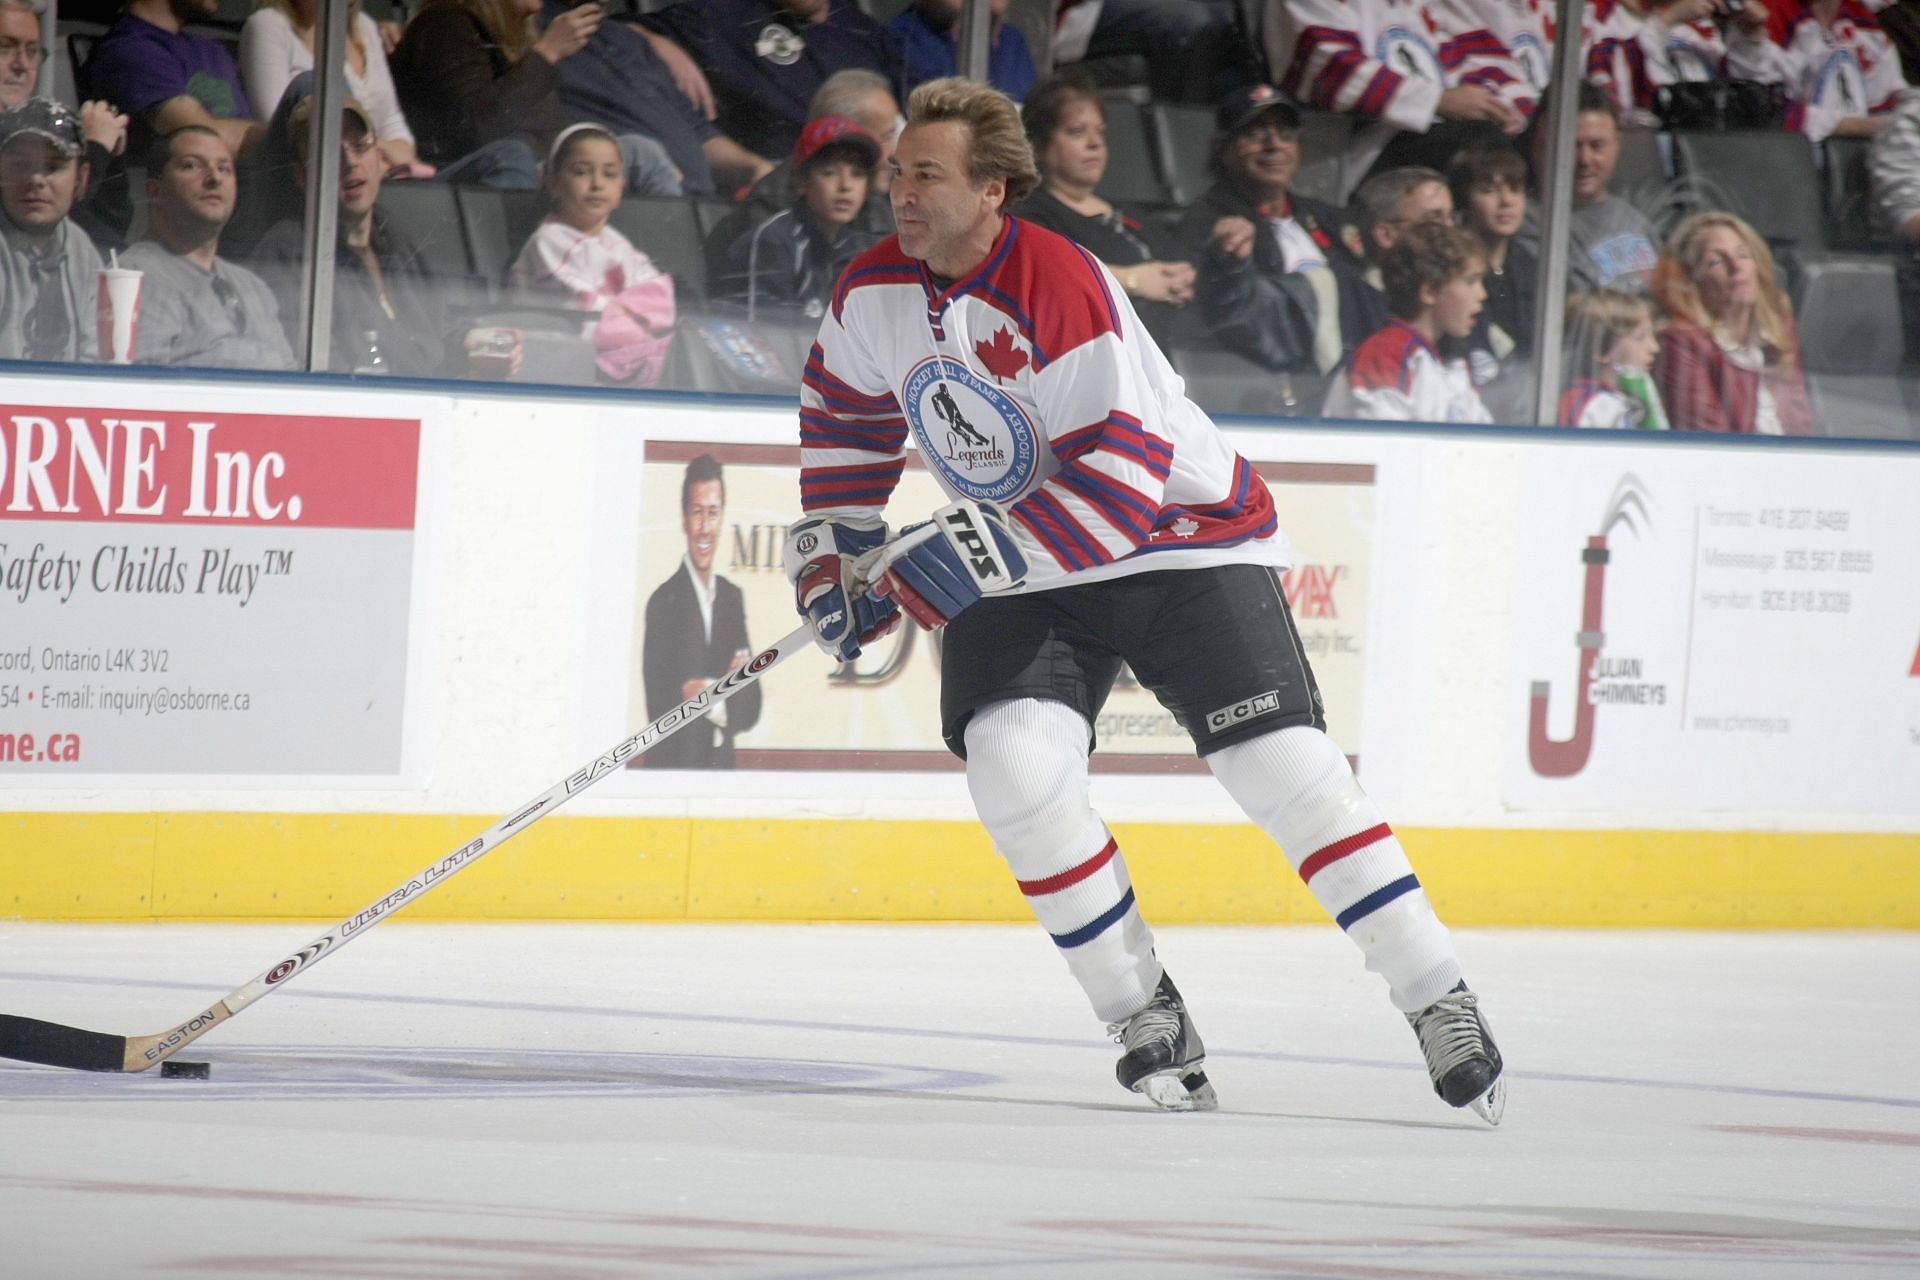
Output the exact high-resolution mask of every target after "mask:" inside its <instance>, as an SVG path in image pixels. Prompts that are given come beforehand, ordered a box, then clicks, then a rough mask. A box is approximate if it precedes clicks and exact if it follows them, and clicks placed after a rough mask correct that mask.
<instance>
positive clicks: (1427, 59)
mask: <svg viewBox="0 0 1920 1280" xmlns="http://www.w3.org/2000/svg"><path fill="white" fill-rule="evenodd" d="M1265 30H1266V41H1267V59H1268V65H1270V66H1271V67H1272V68H1273V71H1274V73H1275V74H1276V75H1277V76H1279V81H1278V83H1279V85H1280V88H1281V89H1282V90H1283V91H1284V92H1286V93H1288V94H1291V95H1292V96H1293V97H1295V98H1297V99H1299V100H1300V101H1301V102H1303V103H1305V104H1306V105H1307V106H1309V107H1315V108H1318V109H1320V110H1322V111H1338V112H1347V113H1352V114H1356V115H1359V116H1363V117H1369V119H1368V120H1365V121H1363V122H1361V123H1360V124H1359V126H1358V127H1357V128H1356V129H1355V131H1354V135H1353V142H1352V144H1351V147H1350V148H1349V152H1348V166H1347V168H1348V172H1349V173H1350V174H1353V175H1360V174H1364V173H1367V172H1368V171H1369V170H1371V171H1373V172H1380V171H1383V170H1386V169H1392V168H1400V167H1403V166H1406V165H1424V166H1427V167H1429V168H1437V169H1444V168H1446V167H1447V166H1448V165H1449V164H1451V163H1452V162H1453V157H1454V154H1455V153H1456V152H1457V151H1459V150H1460V149H1461V148H1463V147H1465V146H1468V145H1470V144H1472V143H1475V142H1490V141H1497V140H1498V139H1499V138H1500V137H1501V136H1502V135H1505V136H1507V137H1512V136H1514V135H1517V134H1518V133H1519V132H1520V131H1521V130H1522V129H1524V128H1525V127H1526V123H1527V118H1526V115H1525V114H1524V113H1523V112H1522V111H1520V109H1519V108H1517V107H1516V106H1514V104H1513V103H1512V102H1511V101H1509V100H1508V98H1506V97H1503V96H1502V95H1501V94H1500V93H1499V92H1497V91H1496V90H1495V89H1493V88H1489V87H1488V85H1487V83H1486V82H1485V75H1484V74H1483V75H1482V76H1481V77H1480V79H1479V80H1478V81H1477V82H1475V83H1460V82H1458V81H1457V79H1456V78H1455V76H1453V75H1450V74H1449V73H1448V72H1447V71H1446V70H1445V69H1444V68H1443V66H1442V64H1441V59H1440V49H1441V47H1442V46H1443V45H1445V44H1446V43H1447V40H1448V36H1449V34H1450V33H1448V32H1447V30H1446V28H1445V27H1443V26H1442V25H1441V21H1440V14H1438V13H1436V12H1435V6H1434V5H1433V4H1432V3H1430V0H1267V18H1266V28H1265ZM1489 56H1490V58H1491V59H1492V60H1493V61H1495V62H1501V63H1503V64H1504V63H1505V60H1506V55H1505V54H1504V52H1503V51H1499V50H1492V51H1491V52H1490V55H1489ZM1482 71H1483V72H1484V71H1485V68H1482ZM1503 75H1504V76H1505V78H1506V79H1508V80H1516V79H1517V78H1518V76H1517V73H1516V72H1515V70H1514V69H1513V68H1511V67H1510V66H1503Z"/></svg>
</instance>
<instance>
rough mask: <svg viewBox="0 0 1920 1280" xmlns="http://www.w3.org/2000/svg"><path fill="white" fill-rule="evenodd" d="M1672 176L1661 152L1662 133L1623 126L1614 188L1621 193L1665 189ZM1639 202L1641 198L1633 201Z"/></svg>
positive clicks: (1611, 185) (1614, 171) (1614, 170)
mask: <svg viewBox="0 0 1920 1280" xmlns="http://www.w3.org/2000/svg"><path fill="white" fill-rule="evenodd" d="M1670 180H1671V179H1670V177H1669V175H1668V173H1667V161H1666V157H1665V156H1663V155H1662V154H1661V150H1660V134H1659V133H1658V132H1657V131H1655V130H1653V129H1622V130H1621V131H1620V160H1619V163H1617V164H1616V165H1614V168H1613V181H1612V182H1611V183H1610V184H1609V185H1610V187H1611V188H1612V190H1613V191H1614V192H1615V193H1616V194H1618V195H1622V196H1627V197H1632V196H1635V195H1639V194H1641V193H1655V192H1660V191H1663V190H1664V189H1665V188H1666V186H1667V184H1668V182H1669V181H1670ZM1633 203H1634V204H1636V205H1637V204H1639V203H1640V202H1639V201H1638V200H1634V201H1633Z"/></svg>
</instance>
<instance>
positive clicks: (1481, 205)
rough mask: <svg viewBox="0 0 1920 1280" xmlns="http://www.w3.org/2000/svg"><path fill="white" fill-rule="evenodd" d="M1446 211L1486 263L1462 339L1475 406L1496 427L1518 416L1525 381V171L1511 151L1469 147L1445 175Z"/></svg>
mask: <svg viewBox="0 0 1920 1280" xmlns="http://www.w3.org/2000/svg"><path fill="white" fill-rule="evenodd" d="M1447 181H1448V185H1449V186H1451V187H1452V188H1453V207H1454V208H1455V209H1457V210H1458V211H1459V217H1460V224H1461V225H1462V226H1464V227H1465V228H1466V229H1467V230H1468V231H1471V232H1472V233H1473V235H1474V238H1475V239H1476V240H1478V241H1479V242H1480V249H1481V251H1482V252H1483V253H1485V254H1486V256H1487V275H1486V286H1487V305H1486V308H1485V309H1484V310H1483V311H1481V313H1480V319H1479V322H1478V323H1476V324H1475V325H1474V327H1473V333H1472V334H1471V335H1470V336H1469V337H1468V338H1467V360H1468V364H1469V366H1470V367H1471V368H1472V370H1473V379H1474V382H1475V383H1476V384H1477V385H1478V386H1479V387H1480V389H1481V392H1480V393H1481V396H1482V398H1484V399H1486V400H1488V401H1489V402H1490V403H1489V408H1492V409H1494V410H1495V417H1496V418H1498V419H1499V420H1501V421H1503V422H1504V421H1514V420H1517V418H1516V417H1515V415H1516V414H1518V413H1521V412H1524V408H1523V406H1522V405H1521V404H1520V403H1519V401H1520V400H1522V399H1525V398H1526V396H1527V392H1528V390H1529V384H1530V383H1531V381H1532V378H1531V374H1532V366H1531V364H1530V363H1529V361H1528V356H1529V355H1531V353H1532V351H1533V290H1534V284H1535V279H1536V276H1537V274H1538V264H1537V263H1536V262H1535V261H1534V258H1533V255H1532V254H1531V253H1529V252H1528V251H1527V250H1526V249H1525V248H1523V247H1522V246H1520V245H1519V244H1516V243H1515V241H1514V237H1515V236H1516V235H1517V234H1519V231H1520V228H1521V226H1522V225H1523V224H1524V223H1525V221H1526V216H1527V164H1526V161H1524V160H1522V159H1521V158H1520V153H1519V152H1517V151H1515V150H1514V149H1513V148H1511V147H1470V148H1468V149H1467V150H1466V151H1463V152H1461V153H1460V155H1459V156H1458V158H1456V159H1455V160H1454V162H1453V167H1452V168H1451V169H1449V170H1448V172H1447Z"/></svg>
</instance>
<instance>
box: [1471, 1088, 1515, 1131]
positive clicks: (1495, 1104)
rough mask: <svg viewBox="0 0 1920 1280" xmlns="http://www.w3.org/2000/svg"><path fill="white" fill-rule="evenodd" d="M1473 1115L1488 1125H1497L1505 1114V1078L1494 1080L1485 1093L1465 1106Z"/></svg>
mask: <svg viewBox="0 0 1920 1280" xmlns="http://www.w3.org/2000/svg"><path fill="white" fill-rule="evenodd" d="M1467 1105H1468V1106H1470V1107H1472V1108H1473V1111H1474V1114H1475V1115H1477V1116H1479V1117H1480V1118H1481V1119H1482V1120H1485V1121H1486V1122H1487V1123H1488V1124H1490V1125H1496V1126H1497V1125H1498V1124H1499V1123H1500V1117H1501V1116H1503V1115H1505V1114H1506V1112H1507V1078H1506V1077H1505V1076H1501V1077H1499V1078H1498V1079H1496V1080H1495V1081H1494V1082H1493V1084H1492V1085H1491V1086H1490V1087H1489V1088H1488V1089H1487V1091H1486V1092H1485V1093H1483V1094H1481V1095H1480V1096H1479V1097H1477V1098H1475V1099H1474V1100H1473V1101H1472V1102H1469V1103H1468V1104H1467Z"/></svg>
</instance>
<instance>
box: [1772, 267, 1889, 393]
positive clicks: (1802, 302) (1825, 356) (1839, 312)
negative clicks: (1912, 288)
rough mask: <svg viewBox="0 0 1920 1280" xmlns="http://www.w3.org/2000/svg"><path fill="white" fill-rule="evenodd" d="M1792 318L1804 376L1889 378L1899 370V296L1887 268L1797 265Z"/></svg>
mask: <svg viewBox="0 0 1920 1280" xmlns="http://www.w3.org/2000/svg"><path fill="white" fill-rule="evenodd" d="M1794 313H1795V315H1796V316H1797V318H1798V320H1799V326H1800V359H1801V363H1802V364H1803V365H1804V366H1805V367H1806V370H1807V372H1808V373H1817V374H1850V375H1858V374H1891V373H1894V372H1896V371H1897V370H1898V369H1899V368H1900V362H1901V356H1902V343H1901V327H1900V296H1899V291H1898V288H1897V285H1896V282H1895V279H1894V266H1893V263H1892V262H1890V261H1888V260H1886V259H1884V258H1867V257H1846V258H1838V257H1836V258H1827V259H1824V260H1821V261H1817V262H1809V263H1805V264H1803V265H1802V267H1801V269H1800V281H1799V290H1798V296H1797V297H1796V299H1795V303H1794Z"/></svg>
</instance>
